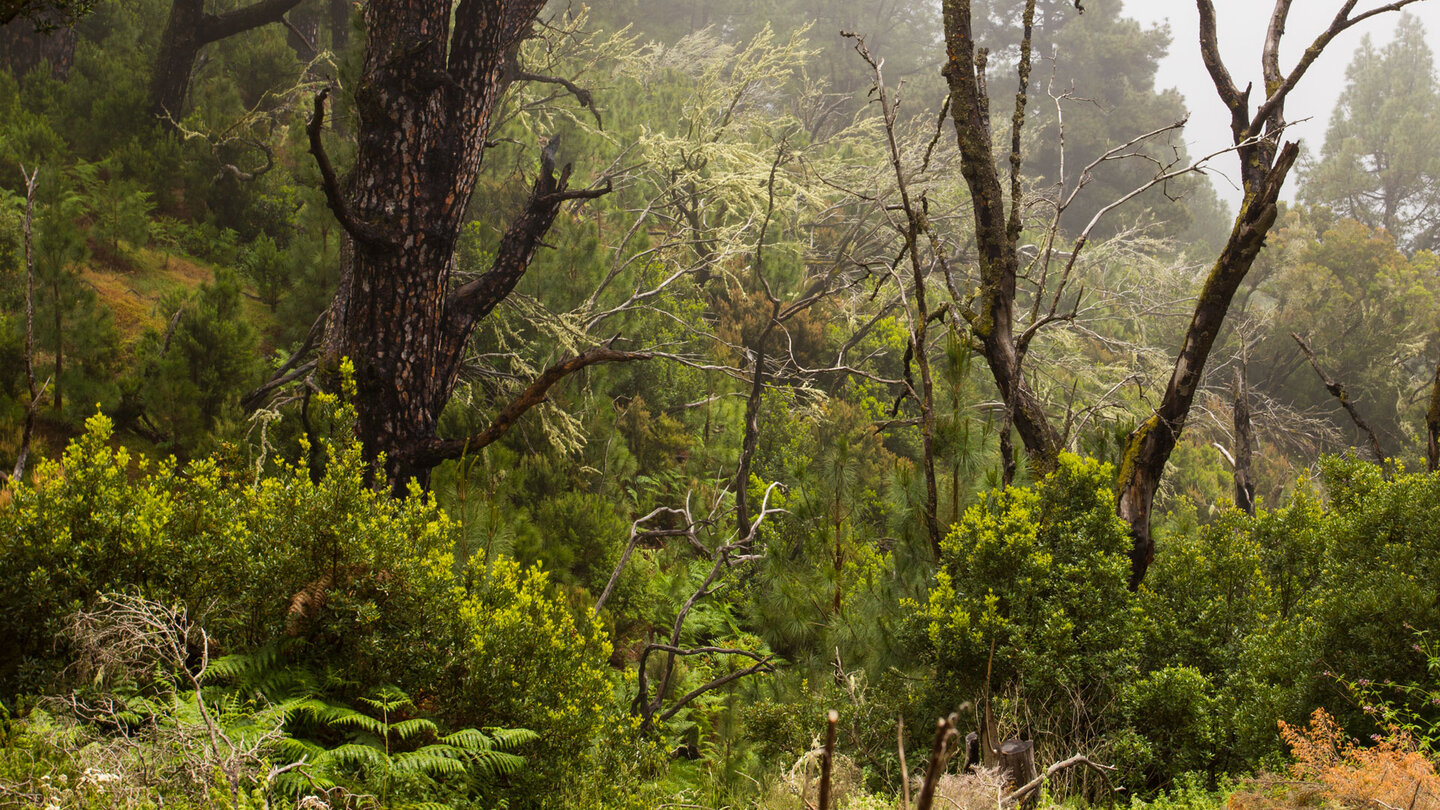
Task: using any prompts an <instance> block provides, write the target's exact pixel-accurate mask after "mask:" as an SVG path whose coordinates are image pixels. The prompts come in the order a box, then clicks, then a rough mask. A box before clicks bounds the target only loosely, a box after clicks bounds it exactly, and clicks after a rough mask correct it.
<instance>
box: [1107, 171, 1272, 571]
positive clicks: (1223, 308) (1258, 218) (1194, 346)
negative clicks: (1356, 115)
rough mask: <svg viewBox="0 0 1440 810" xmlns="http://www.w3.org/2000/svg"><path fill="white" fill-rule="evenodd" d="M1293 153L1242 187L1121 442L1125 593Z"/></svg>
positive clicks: (1149, 550)
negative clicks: (1137, 417)
mask: <svg viewBox="0 0 1440 810" xmlns="http://www.w3.org/2000/svg"><path fill="white" fill-rule="evenodd" d="M1299 154H1300V148H1299V146H1297V145H1296V144H1294V143H1287V144H1286V145H1285V147H1284V148H1283V149H1282V150H1280V154H1279V155H1278V156H1277V158H1276V160H1275V162H1274V164H1273V165H1271V167H1270V169H1269V171H1268V173H1267V174H1266V175H1265V176H1264V178H1263V179H1262V180H1261V181H1260V182H1259V183H1258V184H1257V186H1256V187H1253V188H1247V191H1248V193H1247V194H1246V198H1245V201H1244V202H1243V203H1242V204H1241V208H1240V213H1239V215H1237V216H1236V217H1235V227H1234V228H1233V229H1232V230H1231V232H1230V239H1229V241H1227V242H1226V244H1225V249H1224V250H1222V251H1221V252H1220V258H1219V259H1217V260H1216V261H1215V264H1214V266H1213V267H1211V269H1210V274H1209V276H1208V277H1207V278H1206V279H1205V286H1204V287H1203V288H1201V290H1200V296H1199V300H1198V301H1197V302H1196V303H1195V313H1194V315H1193V316H1192V317H1191V319H1190V327H1189V328H1188V329H1187V330H1186V331H1185V339H1184V341H1183V342H1182V343H1181V344H1180V352H1179V354H1178V355H1177V356H1176V358H1175V365H1174V367H1173V369H1172V371H1171V374H1170V382H1169V384H1168V385H1166V387H1165V395H1164V397H1163V398H1162V399H1161V401H1160V404H1159V406H1158V407H1156V409H1155V412H1154V413H1153V414H1151V415H1150V418H1149V419H1146V420H1145V421H1144V422H1142V423H1141V424H1140V426H1139V427H1137V428H1136V429H1135V430H1134V431H1133V432H1132V433H1131V434H1130V437H1129V439H1127V440H1126V443H1125V449H1124V452H1123V455H1122V456H1121V458H1120V486H1119V491H1120V496H1119V498H1118V502H1117V505H1116V510H1115V511H1116V513H1117V514H1119V515H1120V517H1121V518H1123V519H1124V520H1125V522H1126V523H1128V524H1130V536H1131V539H1132V541H1133V545H1132V548H1131V551H1130V566H1131V568H1130V586H1131V587H1132V588H1138V587H1139V586H1140V582H1141V581H1142V580H1143V579H1144V578H1145V571H1146V570H1147V569H1148V568H1149V567H1150V562H1151V561H1152V560H1153V559H1154V557H1155V541H1154V539H1153V538H1152V537H1151V535H1150V509H1151V506H1152V505H1153V504H1154V502H1155V491H1156V489H1158V488H1159V486H1160V477H1161V475H1163V474H1164V472H1165V463H1166V462H1167V461H1169V460H1170V453H1171V452H1172V451H1173V450H1174V449H1175V444H1176V442H1177V441H1179V439H1180V432H1181V431H1182V430H1184V428H1185V418H1186V416H1187V415H1189V413H1190V406H1191V405H1193V404H1194V402H1195V394H1196V393H1197V392H1198V391H1199V388H1200V382H1201V378H1202V376H1203V374H1204V372H1205V361H1206V359H1207V358H1208V357H1209V356H1210V349H1211V348H1212V347H1213V346H1214V345H1215V339H1216V338H1217V337H1218V336H1219V334H1220V327H1221V326H1222V325H1223V324H1224V322H1225V313H1226V312H1228V311H1229V309H1230V301H1231V299H1233V298H1234V296H1235V291H1236V290H1237V289H1239V287H1240V282H1241V281H1244V280H1245V275H1246V274H1247V273H1249V272H1250V266H1251V265H1252V264H1253V263H1254V262H1255V257H1256V256H1258V255H1259V254H1260V249H1261V248H1262V247H1264V245H1265V236H1266V234H1267V233H1269V231H1270V226H1271V225H1273V224H1275V217H1276V214H1277V208H1276V204H1277V201H1278V199H1279V196H1280V189H1281V187H1282V186H1283V185H1284V184H1285V177H1286V175H1287V174H1288V173H1289V171H1290V167H1291V166H1292V165H1294V163H1295V158H1296V157H1297V156H1298V155H1299ZM1241 157H1242V160H1244V159H1245V158H1246V157H1248V156H1247V155H1244V154H1242V156H1241ZM1247 185H1248V184H1247Z"/></svg>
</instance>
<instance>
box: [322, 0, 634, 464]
mask: <svg viewBox="0 0 1440 810" xmlns="http://www.w3.org/2000/svg"><path fill="white" fill-rule="evenodd" d="M543 5H544V2H543V0H498V1H497V0H461V2H459V3H458V4H452V3H451V2H450V1H449V0H411V2H401V0H375V1H374V2H370V3H367V4H366V6H365V11H364V13H365V27H366V32H367V35H368V42H367V44H366V47H365V56H364V63H363V68H362V73H361V76H360V79H359V81H358V82H357V83H356V85H355V105H356V110H357V117H358V124H357V130H356V136H357V141H358V150H357V153H356V157H355V165H354V167H353V169H352V170H351V173H350V175H349V177H348V178H347V180H346V182H345V183H344V187H343V188H342V187H341V184H340V182H339V180H338V179H337V178H336V175H335V172H334V170H333V168H331V166H330V162H329V159H328V158H327V157H326V156H325V149H324V146H323V143H322V141H321V125H322V121H323V112H324V94H322V95H321V96H320V97H319V98H317V99H316V106H315V117H314V118H313V119H312V121H311V126H310V138H311V147H312V151H314V152H315V154H316V157H317V160H318V161H319V163H320V166H321V174H322V176H323V178H324V180H323V182H324V184H325V189H326V193H327V196H328V199H329V202H330V205H331V208H332V210H333V211H334V212H335V214H336V216H337V218H338V219H339V220H340V223H341V225H342V226H343V227H344V228H345V230H346V232H347V234H348V240H347V245H346V250H345V251H344V257H343V260H342V264H341V273H340V282H339V287H338V289H337V290H336V293H335V297H334V300H333V301H332V302H331V306H330V310H329V317H328V322H327V325H326V328H325V332H324V337H323V341H322V343H321V360H320V362H321V367H322V369H334V368H335V367H336V366H337V365H338V364H339V363H340V361H341V359H342V358H349V359H350V360H351V361H352V363H353V364H354V374H355V384H356V388H357V394H358V397H357V408H358V411H359V418H358V425H357V428H356V429H357V431H358V433H359V435H360V438H361V440H362V442H363V443H364V445H365V448H366V450H367V452H368V453H370V454H371V455H372V456H374V455H375V454H379V453H384V454H385V472H386V474H387V475H388V477H389V480H390V481H391V482H392V484H393V485H394V487H395V488H396V490H397V492H403V491H404V488H405V487H406V486H407V483H408V481H409V480H410V479H412V478H413V479H418V480H419V481H420V482H421V483H422V484H423V483H425V482H426V481H428V478H429V471H430V469H431V468H432V467H433V466H434V465H436V464H438V463H439V462H440V461H441V460H443V459H445V458H453V457H458V456H459V455H461V454H462V453H465V452H467V451H468V450H470V449H473V448H476V447H479V446H483V444H485V443H488V442H489V441H493V440H494V438H496V437H498V436H499V435H500V434H502V433H503V432H504V431H505V430H506V429H507V428H508V427H509V426H510V424H513V422H514V421H515V420H516V419H517V418H518V417H519V415H520V414H521V413H523V412H524V411H525V410H526V409H527V408H529V407H531V406H533V405H534V404H536V403H538V402H540V401H541V400H543V398H544V396H545V392H546V390H547V389H548V388H549V387H550V386H552V385H553V384H554V383H555V382H557V381H558V380H559V379H560V378H561V377H563V376H565V375H566V374H568V373H570V372H572V371H575V370H577V369H579V368H582V367H584V366H586V365H589V364H591V363H594V362H600V361H605V360H619V359H631V358H632V357H633V355H627V354H625V353H622V352H617V351H614V350H612V349H609V348H608V347H602V348H597V349H592V350H590V351H587V352H584V353H581V354H580V355H577V356H575V357H572V358H570V359H568V360H566V361H563V362H561V363H559V364H557V365H555V366H552V367H551V368H549V369H547V370H546V371H545V372H543V373H542V374H541V375H540V376H539V378H537V379H536V380H535V381H534V383H533V384H532V385H531V386H530V387H529V388H528V389H527V390H526V391H525V392H524V393H522V395H521V396H520V398H519V399H517V400H516V401H515V402H512V403H510V404H509V405H508V406H506V407H505V408H503V409H502V410H501V412H500V414H499V415H498V416H497V418H496V420H495V423H494V424H492V425H491V426H490V427H489V428H488V429H487V430H486V431H483V432H482V433H481V434H478V435H476V436H471V437H469V438H467V439H457V440H452V441H444V440H441V439H440V438H439V437H437V436H436V432H435V428H436V423H437V421H438V419H439V417H440V412H441V411H442V410H443V409H444V407H445V404H446V403H447V402H448V401H449V399H450V396H451V393H452V392H453V390H454V387H455V383H456V379H457V375H458V374H459V371H460V366H461V360H462V358H463V356H464V353H465V351H466V348H467V345H468V342H469V338H470V335H471V332H472V331H473V330H474V328H475V325H476V323H477V322H478V321H479V320H480V319H481V318H484V317H485V316H486V315H487V314H489V313H490V311H491V310H493V309H494V308H495V306H496V305H497V304H499V303H500V302H501V301H502V300H503V299H504V298H505V297H506V296H507V295H509V294H510V292H511V290H513V289H514V287H515V284H516V283H517V282H518V281H519V280H520V278H521V276H522V275H523V274H524V273H525V270H526V268H527V267H528V265H529V263H530V260H531V258H532V257H533V256H534V254H535V251H536V249H537V248H538V247H539V245H540V240H541V237H542V236H544V234H545V232H546V231H547V230H548V229H549V227H550V225H551V223H552V222H553V221H554V220H555V217H556V215H557V214H558V213H559V211H560V208H561V206H562V205H563V204H564V203H565V202H566V201H567V200H574V199H584V198H593V197H597V196H599V195H600V194H602V193H604V191H605V189H603V188H594V189H578V190H572V189H570V188H569V177H570V171H569V167H568V166H566V167H565V169H564V170H562V171H560V173H559V175H558V176H557V175H556V173H555V165H554V155H555V150H556V148H557V146H558V143H557V142H555V141H552V142H551V143H550V144H549V145H548V146H547V147H546V148H545V149H544V150H543V153H542V156H541V166H540V172H539V175H538V177H537V178H536V180H535V184H534V187H533V190H532V192H531V195H530V197H529V199H528V201H527V202H526V203H525V205H524V207H523V209H522V210H521V211H519V212H518V213H517V214H516V215H515V216H514V218H513V220H512V221H511V224H510V226H509V228H508V230H507V232H506V233H505V234H504V236H503V237H502V238H501V240H500V243H499V245H498V247H497V248H496V251H495V257H494V261H493V264H492V265H491V267H490V269H489V270H488V271H487V272H485V273H483V274H481V275H480V276H478V277H477V278H475V279H474V280H471V281H469V282H467V283H465V284H463V285H460V286H456V287H454V288H453V289H452V285H451V283H450V281H451V278H450V277H451V273H452V271H453V270H454V266H455V248H456V243H457V240H458V238H459V234H460V229H461V226H462V224H463V222H464V218H465V212H466V208H467V207H468V206H469V205H470V198H471V194H472V193H473V191H474V189H475V183H476V179H477V177H478V175H479V172H480V163H481V159H482V157H483V155H484V153H485V149H486V139H487V136H488V135H489V133H490V129H491V125H492V121H493V115H494V112H495V110H496V107H497V104H498V102H499V100H500V98H501V96H502V94H503V93H504V92H505V90H506V87H507V86H508V85H509V84H510V82H511V80H512V78H513V77H514V75H515V74H516V72H517V71H516V69H515V61H514V60H515V54H516V52H517V51H518V49H519V46H520V44H521V43H522V41H523V40H524V39H525V38H526V37H528V36H529V35H530V33H531V30H532V26H533V24H534V22H535V19H536V15H537V14H538V13H539V11H540V9H541V7H542V6H543ZM452 24H453V28H452Z"/></svg>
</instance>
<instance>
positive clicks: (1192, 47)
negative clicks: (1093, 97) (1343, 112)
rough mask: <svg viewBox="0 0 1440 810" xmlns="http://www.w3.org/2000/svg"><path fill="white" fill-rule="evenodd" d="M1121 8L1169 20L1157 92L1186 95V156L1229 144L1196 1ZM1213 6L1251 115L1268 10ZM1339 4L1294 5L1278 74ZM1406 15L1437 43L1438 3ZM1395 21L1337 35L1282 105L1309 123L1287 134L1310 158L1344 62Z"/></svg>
mask: <svg viewBox="0 0 1440 810" xmlns="http://www.w3.org/2000/svg"><path fill="white" fill-rule="evenodd" d="M1122 2H1123V4H1124V9H1125V14H1126V15H1128V16H1130V17H1134V18H1135V19H1137V20H1140V21H1141V22H1142V23H1145V24H1147V25H1149V24H1155V23H1163V22H1168V23H1169V25H1170V34H1171V37H1172V42H1171V45H1170V55H1169V56H1168V57H1167V58H1166V59H1165V61H1164V62H1162V63H1161V65H1160V74H1159V76H1158V77H1157V79H1156V84H1157V86H1158V87H1159V88H1160V89H1165V88H1170V87H1174V88H1176V89H1178V90H1179V91H1180V92H1181V94H1183V95H1184V96H1185V102H1186V106H1187V107H1188V108H1189V109H1190V123H1189V124H1188V125H1187V126H1186V130H1187V131H1186V134H1185V140H1186V141H1187V144H1188V146H1189V147H1190V154H1191V155H1192V156H1193V157H1198V156H1200V155H1204V154H1208V153H1210V152H1213V151H1215V150H1217V149H1221V148H1224V147H1225V146H1228V145H1229V143H1230V128H1229V120H1230V117H1229V113H1228V112H1227V111H1226V110H1225V106H1224V105H1223V104H1221V103H1220V100H1219V98H1218V97H1217V96H1216V95H1215V86H1214V85H1213V84H1211V82H1210V75H1209V74H1208V73H1207V72H1206V71H1205V65H1204V64H1203V63H1202V62H1201V61H1200V45H1199V34H1198V30H1199V23H1198V20H1199V17H1198V15H1197V12H1196V10H1195V3H1193V2H1190V0H1122ZM1386 2H1388V0H1360V2H1359V4H1358V5H1357V6H1356V9H1355V11H1354V12H1352V13H1351V16H1352V17H1354V16H1358V15H1359V14H1361V13H1363V12H1364V11H1365V10H1367V9H1371V8H1376V7H1378V6H1381V5H1385V4H1386ZM1214 3H1215V10H1216V18H1217V22H1218V24H1219V32H1220V50H1221V53H1222V55H1223V56H1224V58H1225V64H1226V65H1227V66H1228V67H1229V69H1230V74H1231V76H1233V77H1234V79H1235V83H1236V85H1238V86H1239V87H1240V88H1241V89H1244V87H1245V84H1246V82H1252V81H1253V82H1254V83H1255V87H1256V89H1255V90H1254V91H1252V93H1251V101H1252V104H1251V109H1252V110H1253V109H1254V106H1255V104H1256V103H1258V102H1259V101H1261V100H1263V99H1262V98H1261V95H1262V90H1261V89H1260V88H1261V87H1262V82H1261V80H1260V50H1261V47H1262V45H1263V44H1264V40H1265V27H1266V25H1268V24H1269V20H1270V12H1271V11H1272V9H1273V8H1274V4H1273V3H1271V2H1268V0H1214ZM1342 4H1343V0H1295V2H1294V5H1293V6H1292V8H1291V11H1290V17H1289V25H1288V26H1287V29H1286V32H1285V39H1284V40H1283V41H1282V47H1281V51H1280V55H1281V68H1282V69H1284V70H1287V71H1288V70H1289V69H1290V68H1291V67H1292V66H1294V64H1295V60H1296V58H1297V57H1298V55H1299V54H1300V53H1302V52H1303V51H1304V49H1305V47H1306V46H1307V45H1309V44H1310V43H1311V42H1312V41H1314V38H1315V36H1316V35H1317V34H1319V33H1320V32H1321V31H1323V30H1325V28H1326V27H1327V26H1328V25H1329V23H1330V21H1331V20H1332V19H1333V18H1334V16H1335V12H1336V11H1337V10H1338V9H1339V8H1340V7H1341V5H1342ZM1405 10H1406V11H1408V12H1410V13H1411V14H1414V15H1415V16H1417V17H1419V18H1420V20H1421V22H1422V23H1423V24H1424V26H1425V30H1426V32H1427V33H1428V38H1429V41H1430V42H1431V43H1432V47H1435V46H1436V45H1440V39H1437V37H1440V0H1420V2H1417V3H1414V4H1412V5H1410V6H1407V7H1406V9H1405ZM1398 17H1399V13H1398V12H1390V13H1386V14H1381V15H1378V16H1376V17H1373V18H1371V19H1369V20H1366V21H1365V22H1363V23H1360V24H1359V25H1357V26H1355V27H1354V28H1351V29H1350V30H1349V31H1346V32H1345V33H1344V34H1341V35H1340V36H1339V37H1337V38H1336V39H1335V41H1334V42H1332V43H1331V44H1330V47H1329V48H1327V49H1326V50H1325V53H1324V54H1323V55H1322V56H1321V57H1320V59H1319V60H1317V61H1316V63H1315V64H1314V65H1312V66H1311V68H1310V70H1308V71H1307V72H1306V74H1305V77H1304V78H1303V79H1302V80H1301V81H1300V85H1299V87H1298V88H1297V89H1296V91H1295V92H1292V93H1291V94H1290V97H1289V99H1288V100H1287V102H1286V105H1285V117H1286V119H1287V120H1289V121H1292V122H1293V121H1298V120H1299V119H1301V118H1305V117H1307V116H1309V117H1311V120H1310V121H1306V122H1304V123H1301V124H1297V125H1295V126H1294V128H1293V129H1292V130H1291V131H1292V132H1293V133H1295V136H1298V137H1299V138H1300V139H1301V141H1302V143H1304V144H1305V145H1306V146H1307V147H1308V148H1309V150H1310V152H1311V154H1315V153H1318V152H1319V150H1320V147H1321V145H1322V144H1323V143H1324V140H1325V128H1326V127H1327V126H1328V125H1329V123H1330V112H1331V110H1333V109H1334V107H1335V102H1336V99H1337V98H1338V97H1339V95H1340V91H1341V90H1342V89H1343V88H1344V86H1345V67H1346V66H1347V65H1348V64H1350V57H1351V56H1352V55H1353V54H1354V51H1355V48H1356V47H1357V46H1359V44H1360V39H1361V37H1363V36H1364V35H1365V33H1367V32H1368V33H1369V34H1370V36H1371V37H1372V38H1373V39H1374V40H1375V42H1376V43H1377V44H1384V43H1386V42H1389V41H1390V37H1391V35H1392V33H1393V31H1394V27H1395V21H1396V19H1397V18H1398ZM1213 165H1214V166H1216V167H1217V168H1218V169H1220V170H1221V171H1223V172H1225V173H1226V174H1228V175H1230V176H1231V177H1232V178H1234V177H1236V176H1237V171H1236V167H1237V165H1238V164H1237V162H1236V159H1235V158H1234V156H1232V155H1224V156H1221V157H1219V158H1216V160H1215V161H1214V163H1213ZM1212 179H1213V180H1214V182H1215V185H1216V188H1217V190H1219V192H1220V195H1221V196H1222V197H1223V198H1225V199H1226V200H1227V201H1228V202H1229V203H1230V204H1231V206H1232V207H1233V206H1234V205H1235V204H1236V203H1237V202H1238V201H1239V196H1240V195H1239V193H1238V192H1237V191H1235V189H1234V188H1233V187H1232V186H1231V184H1230V183H1228V182H1226V181H1225V180H1224V179H1222V178H1219V177H1213V176H1212ZM1295 181H1296V178H1295V177H1294V175H1292V177H1291V180H1290V182H1288V183H1287V184H1286V186H1287V195H1286V196H1288V197H1290V198H1292V199H1293V196H1294V192H1295V188H1296V185H1297V184H1296V182H1295ZM1237 182H1238V181H1237Z"/></svg>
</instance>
